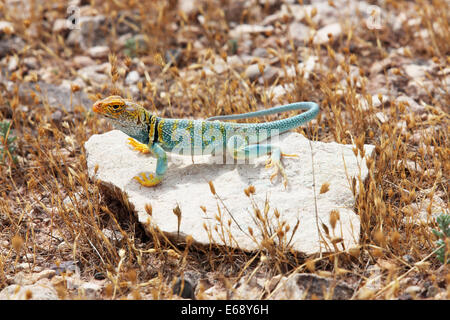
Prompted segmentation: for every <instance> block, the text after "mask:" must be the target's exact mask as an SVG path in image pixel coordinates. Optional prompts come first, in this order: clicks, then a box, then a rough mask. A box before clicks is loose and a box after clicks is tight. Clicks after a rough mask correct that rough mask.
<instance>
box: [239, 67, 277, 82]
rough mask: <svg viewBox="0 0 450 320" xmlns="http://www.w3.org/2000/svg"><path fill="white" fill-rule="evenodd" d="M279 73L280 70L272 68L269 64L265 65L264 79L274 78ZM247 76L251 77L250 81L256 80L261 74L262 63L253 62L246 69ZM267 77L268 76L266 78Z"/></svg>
mask: <svg viewBox="0 0 450 320" xmlns="http://www.w3.org/2000/svg"><path fill="white" fill-rule="evenodd" d="M266 74H267V76H266ZM277 75H278V71H277V70H276V69H274V68H272V67H271V66H269V65H264V75H263V76H264V79H266V80H270V78H273V77H274V76H277ZM245 76H246V77H247V78H249V79H250V81H254V80H256V79H258V78H259V77H260V76H262V74H261V70H260V65H259V64H258V63H255V64H252V65H250V66H248V67H247V69H245ZM266 77H267V78H266Z"/></svg>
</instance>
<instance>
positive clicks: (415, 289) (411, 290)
mask: <svg viewBox="0 0 450 320" xmlns="http://www.w3.org/2000/svg"><path fill="white" fill-rule="evenodd" d="M421 291H422V288H421V287H419V286H409V287H408V288H406V289H405V292H406V293H409V294H410V295H411V296H413V297H414V296H415V295H417V294H418V293H419V292H421Z"/></svg>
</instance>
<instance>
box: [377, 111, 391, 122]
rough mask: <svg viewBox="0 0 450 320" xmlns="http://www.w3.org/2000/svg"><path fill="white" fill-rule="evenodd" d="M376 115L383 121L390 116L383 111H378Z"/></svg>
mask: <svg viewBox="0 0 450 320" xmlns="http://www.w3.org/2000/svg"><path fill="white" fill-rule="evenodd" d="M375 116H376V117H377V119H378V120H379V121H380V122H381V123H385V122H387V121H388V120H389V118H388V116H387V115H385V114H384V113H383V112H381V111H380V112H377V113H375Z"/></svg>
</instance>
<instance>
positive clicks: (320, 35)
mask: <svg viewBox="0 0 450 320" xmlns="http://www.w3.org/2000/svg"><path fill="white" fill-rule="evenodd" d="M341 33H342V27H341V25H340V24H339V23H333V24H329V25H327V26H325V27H323V28H322V29H319V30H318V31H317V33H316V35H315V37H314V40H313V42H314V44H326V43H328V40H329V38H328V35H332V36H333V39H335V40H336V39H337V38H338V37H339V36H340V35H341Z"/></svg>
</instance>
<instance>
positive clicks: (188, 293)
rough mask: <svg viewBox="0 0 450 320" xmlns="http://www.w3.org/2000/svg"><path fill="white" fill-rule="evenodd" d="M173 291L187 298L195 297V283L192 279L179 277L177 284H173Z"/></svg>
mask: <svg viewBox="0 0 450 320" xmlns="http://www.w3.org/2000/svg"><path fill="white" fill-rule="evenodd" d="M172 290H173V293H174V294H176V295H179V296H180V297H182V298H185V299H195V293H194V285H193V284H192V283H191V280H189V279H187V278H184V281H183V279H181V278H178V279H177V281H176V282H175V284H174V285H173V288H172Z"/></svg>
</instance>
